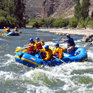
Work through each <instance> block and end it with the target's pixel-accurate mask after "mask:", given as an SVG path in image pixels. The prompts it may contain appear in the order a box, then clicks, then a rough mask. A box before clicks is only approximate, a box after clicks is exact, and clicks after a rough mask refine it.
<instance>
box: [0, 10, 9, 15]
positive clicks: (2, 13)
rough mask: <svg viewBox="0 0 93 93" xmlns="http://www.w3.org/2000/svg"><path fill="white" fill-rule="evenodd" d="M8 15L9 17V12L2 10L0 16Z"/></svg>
mask: <svg viewBox="0 0 93 93" xmlns="http://www.w3.org/2000/svg"><path fill="white" fill-rule="evenodd" d="M8 15H9V13H8V12H6V11H4V10H0V16H3V17H7V16H8Z"/></svg>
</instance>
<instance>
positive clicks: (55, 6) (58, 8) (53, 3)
mask: <svg viewBox="0 0 93 93" xmlns="http://www.w3.org/2000/svg"><path fill="white" fill-rule="evenodd" d="M73 5H74V0H45V1H44V3H43V6H42V11H41V14H42V17H49V16H52V17H59V16H61V15H62V14H64V13H65V12H66V11H68V10H69V9H70V8H72V7H73Z"/></svg>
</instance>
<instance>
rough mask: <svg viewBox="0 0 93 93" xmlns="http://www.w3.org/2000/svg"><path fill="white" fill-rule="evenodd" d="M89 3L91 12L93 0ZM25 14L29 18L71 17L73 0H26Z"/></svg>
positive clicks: (72, 14)
mask: <svg viewBox="0 0 93 93" xmlns="http://www.w3.org/2000/svg"><path fill="white" fill-rule="evenodd" d="M81 1H82V0H81ZM90 3H91V4H90V14H91V12H92V11H93V0H90ZM26 14H27V15H28V16H29V17H30V18H32V17H36V18H47V17H50V16H51V17H66V18H67V17H73V16H74V0H27V4H26Z"/></svg>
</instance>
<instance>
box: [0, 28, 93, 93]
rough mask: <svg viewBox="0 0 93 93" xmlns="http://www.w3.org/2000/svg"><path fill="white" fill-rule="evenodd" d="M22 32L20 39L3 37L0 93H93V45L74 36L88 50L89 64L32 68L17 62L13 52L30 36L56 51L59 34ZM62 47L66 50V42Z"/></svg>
mask: <svg viewBox="0 0 93 93" xmlns="http://www.w3.org/2000/svg"><path fill="white" fill-rule="evenodd" d="M21 30H22V31H23V33H22V35H20V36H19V37H16V36H15V37H7V38H0V41H1V42H2V45H1V46H2V47H0V59H1V60H0V92H1V93H93V57H92V56H93V54H92V52H93V45H86V43H82V42H81V39H82V37H81V38H80V39H79V40H78V37H80V36H77V35H75V36H73V38H75V43H76V45H77V46H79V47H84V48H85V49H86V51H87V54H88V61H86V62H84V63H83V62H78V63H76V62H73V63H64V64H62V65H60V66H55V67H48V66H45V67H38V68H29V67H27V66H24V65H22V64H19V63H17V62H15V60H14V55H15V53H14V50H15V49H16V48H17V47H22V46H24V45H25V44H27V43H28V41H27V40H29V38H30V37H33V38H35V37H36V36H38V37H40V39H41V40H44V41H46V43H45V44H48V45H49V46H51V47H52V48H54V44H55V42H57V40H58V38H59V35H55V34H52V33H48V32H40V31H36V30H35V29H32V30H31V29H21ZM28 33H29V34H28ZM38 33H39V34H38ZM45 34H46V35H45ZM47 37H48V38H47ZM60 46H61V47H66V43H64V44H60Z"/></svg>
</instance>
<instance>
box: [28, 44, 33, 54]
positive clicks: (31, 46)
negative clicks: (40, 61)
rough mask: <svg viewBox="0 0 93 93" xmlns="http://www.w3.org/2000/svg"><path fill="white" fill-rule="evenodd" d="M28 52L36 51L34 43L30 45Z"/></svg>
mask: <svg viewBox="0 0 93 93" xmlns="http://www.w3.org/2000/svg"><path fill="white" fill-rule="evenodd" d="M28 53H35V50H34V46H33V45H29V47H28Z"/></svg>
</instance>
